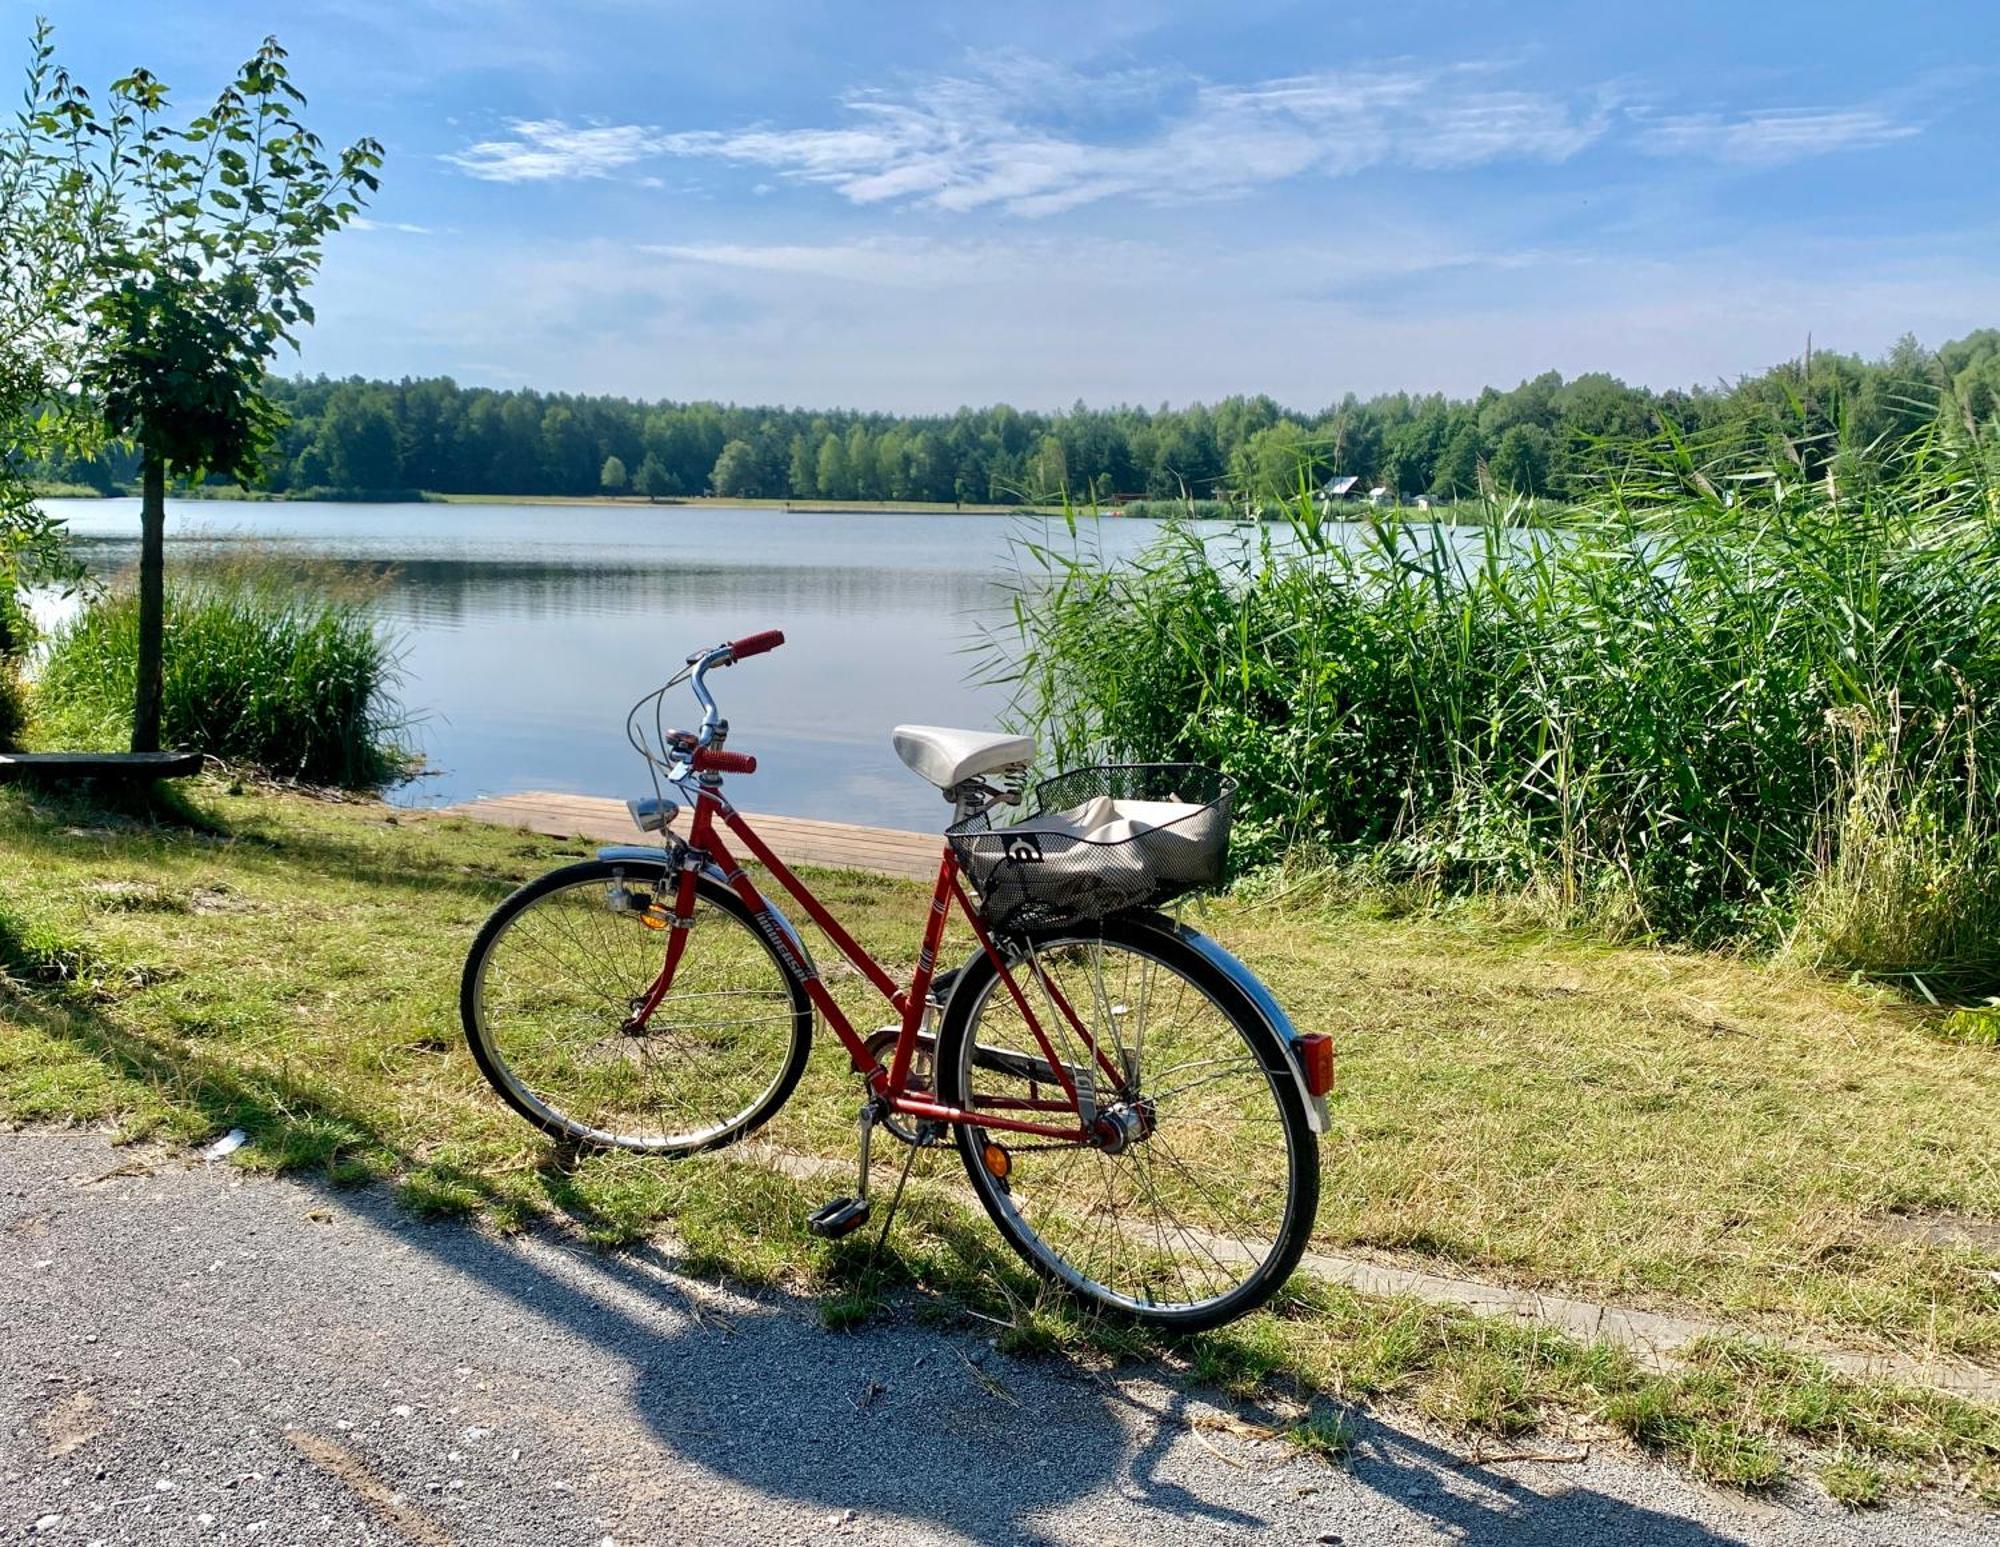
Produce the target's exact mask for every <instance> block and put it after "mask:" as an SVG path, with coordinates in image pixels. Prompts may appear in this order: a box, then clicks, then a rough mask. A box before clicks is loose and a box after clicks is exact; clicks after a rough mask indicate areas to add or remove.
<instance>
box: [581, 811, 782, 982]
mask: <svg viewBox="0 0 2000 1547" xmlns="http://www.w3.org/2000/svg"><path fill="white" fill-rule="evenodd" d="M597 857H598V858H599V859H601V860H607V861H609V862H610V863H612V864H614V865H615V864H618V863H620V862H621V861H622V862H624V863H627V864H640V863H644V864H648V865H665V866H667V867H668V868H669V869H671V868H672V867H673V858H672V856H671V855H669V854H668V853H667V851H666V850H664V849H656V848H650V847H648V846H647V845H645V844H639V843H618V844H611V845H609V846H607V847H605V848H602V849H599V850H598V851H597ZM701 873H702V874H703V875H704V876H706V877H707V878H708V879H709V880H711V881H713V882H714V883H715V884H716V885H717V886H724V887H726V886H728V885H729V878H728V877H727V876H725V875H724V874H723V873H722V867H721V866H720V865H718V864H716V863H715V862H714V861H713V860H711V861H709V863H708V864H706V865H704V866H702V867H701ZM731 890H734V888H731ZM764 906H765V908H766V909H767V910H768V911H769V912H770V915H771V920H772V922H773V923H775V924H776V925H777V926H778V928H779V929H780V930H781V931H783V933H784V936H785V939H786V940H787V941H789V942H790V944H791V947H792V949H793V950H795V951H797V952H798V953H799V960H800V961H802V962H804V963H805V964H806V975H807V976H808V977H818V976H819V967H818V965H817V964H816V963H815V962H814V961H813V959H812V952H811V951H810V950H808V949H807V948H806V943H805V940H804V938H803V937H802V936H801V935H800V934H799V932H798V930H797V929H796V928H794V927H793V925H792V921H791V920H790V919H788V918H786V917H785V914H784V910H783V909H781V908H780V907H779V906H778V905H777V904H776V903H774V902H772V901H771V899H770V898H768V897H766V898H765V899H764Z"/></svg>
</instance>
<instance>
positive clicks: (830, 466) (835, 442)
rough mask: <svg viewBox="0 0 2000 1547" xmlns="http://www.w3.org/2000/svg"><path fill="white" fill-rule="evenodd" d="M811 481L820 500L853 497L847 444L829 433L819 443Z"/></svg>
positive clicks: (852, 481) (852, 482)
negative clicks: (817, 491)
mask: <svg viewBox="0 0 2000 1547" xmlns="http://www.w3.org/2000/svg"><path fill="white" fill-rule="evenodd" d="M813 474H814V479H813V481H814V482H815V483H816V484H818V486H819V493H820V497H821V498H822V499H829V500H846V499H852V498H853V497H854V493H853V490H854V480H853V478H852V477H851V476H850V475H849V473H848V468H847V444H846V442H844V441H843V440H841V438H840V437H839V436H838V435H835V434H833V433H831V432H829V433H828V434H827V437H826V439H825V440H823V441H821V442H820V443H819V457H818V459H817V461H816V464H815V466H814V468H813Z"/></svg>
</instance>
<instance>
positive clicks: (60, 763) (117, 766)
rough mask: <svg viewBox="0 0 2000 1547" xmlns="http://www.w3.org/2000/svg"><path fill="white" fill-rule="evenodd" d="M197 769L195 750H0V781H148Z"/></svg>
mask: <svg viewBox="0 0 2000 1547" xmlns="http://www.w3.org/2000/svg"><path fill="white" fill-rule="evenodd" d="M200 772H201V754H200V753H199V752H0V784H23V783H27V782H30V781H32V782H34V783H38V784H49V783H55V782H58V781H61V780H69V779H108V780H116V781H118V782H120V783H123V784H149V783H151V782H152V781H153V780H155V779H185V778H187V777H188V776H189V775H191V774H198V773H200Z"/></svg>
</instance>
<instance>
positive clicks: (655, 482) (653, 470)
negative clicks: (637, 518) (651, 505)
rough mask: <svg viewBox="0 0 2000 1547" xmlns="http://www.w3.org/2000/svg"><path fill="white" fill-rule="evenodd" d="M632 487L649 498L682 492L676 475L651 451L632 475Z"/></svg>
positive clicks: (654, 498) (653, 498)
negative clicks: (675, 477)
mask: <svg viewBox="0 0 2000 1547" xmlns="http://www.w3.org/2000/svg"><path fill="white" fill-rule="evenodd" d="M632 488H633V490H634V491H635V492H636V493H639V494H643V495H645V496H646V498H647V499H649V500H656V499H659V498H660V497H661V496H662V495H665V494H676V493H679V492H680V485H679V484H678V483H677V482H676V481H675V479H674V475H673V474H672V473H670V472H668V471H667V469H666V464H665V463H663V462H661V460H660V459H659V458H658V457H656V456H655V455H653V453H652V452H650V451H649V452H647V453H646V456H645V460H643V461H642V462H640V464H639V471H638V472H636V473H634V474H633V475H632Z"/></svg>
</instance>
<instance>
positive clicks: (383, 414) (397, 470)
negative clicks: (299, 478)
mask: <svg viewBox="0 0 2000 1547" xmlns="http://www.w3.org/2000/svg"><path fill="white" fill-rule="evenodd" d="M315 444H316V445H317V446H318V448H319V454H320V462H321V464H322V466H323V467H324V468H325V470H326V471H325V477H324V478H323V479H322V480H321V481H322V482H326V483H331V484H332V485H334V486H335V487H336V488H339V489H345V490H348V491H350V492H355V491H362V490H371V489H375V490H380V489H396V488H401V487H402V483H403V459H402V454H401V453H400V452H399V451H398V450H397V447H396V421H395V420H394V419H393V418H391V417H390V414H389V409H388V405H387V404H386V403H385V402H384V401H383V398H382V395H381V393H379V392H371V391H365V390H364V391H353V390H349V391H342V392H339V393H336V394H335V396H334V398H333V400H332V402H330V403H329V404H328V405H327V410H326V416H325V417H324V418H322V419H321V420H320V426H319V435H318V437H317V438H316V440H315Z"/></svg>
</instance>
